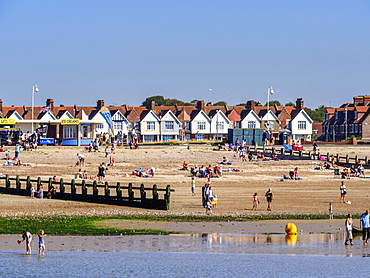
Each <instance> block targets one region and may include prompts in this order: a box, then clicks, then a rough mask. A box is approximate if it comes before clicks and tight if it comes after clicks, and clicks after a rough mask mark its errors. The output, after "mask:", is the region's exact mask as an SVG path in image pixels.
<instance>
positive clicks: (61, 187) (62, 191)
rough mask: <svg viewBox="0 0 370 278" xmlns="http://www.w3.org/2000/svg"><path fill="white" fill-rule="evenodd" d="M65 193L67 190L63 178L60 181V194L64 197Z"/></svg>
mask: <svg viewBox="0 0 370 278" xmlns="http://www.w3.org/2000/svg"><path fill="white" fill-rule="evenodd" d="M65 191H66V188H65V187H64V181H63V178H61V179H60V181H59V192H60V194H61V195H63V194H64V193H65Z"/></svg>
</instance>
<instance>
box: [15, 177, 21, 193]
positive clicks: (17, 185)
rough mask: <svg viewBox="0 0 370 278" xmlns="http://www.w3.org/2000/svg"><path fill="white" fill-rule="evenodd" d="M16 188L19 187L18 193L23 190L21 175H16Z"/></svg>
mask: <svg viewBox="0 0 370 278" xmlns="http://www.w3.org/2000/svg"><path fill="white" fill-rule="evenodd" d="M15 188H16V189H17V194H18V193H19V192H20V190H21V181H20V180H19V175H16V177H15Z"/></svg>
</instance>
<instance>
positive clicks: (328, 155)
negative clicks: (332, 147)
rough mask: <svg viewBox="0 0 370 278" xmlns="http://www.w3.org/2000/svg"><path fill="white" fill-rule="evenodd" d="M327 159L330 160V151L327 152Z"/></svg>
mask: <svg viewBox="0 0 370 278" xmlns="http://www.w3.org/2000/svg"><path fill="white" fill-rule="evenodd" d="M326 161H330V154H329V153H327V154H326Z"/></svg>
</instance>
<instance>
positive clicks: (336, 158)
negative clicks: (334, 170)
mask: <svg viewBox="0 0 370 278" xmlns="http://www.w3.org/2000/svg"><path fill="white" fill-rule="evenodd" d="M335 160H336V162H337V164H339V154H337V156H336V157H335Z"/></svg>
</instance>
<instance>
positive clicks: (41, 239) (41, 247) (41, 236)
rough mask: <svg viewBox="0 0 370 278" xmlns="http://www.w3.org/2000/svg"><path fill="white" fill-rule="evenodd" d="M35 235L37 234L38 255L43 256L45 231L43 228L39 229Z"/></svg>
mask: <svg viewBox="0 0 370 278" xmlns="http://www.w3.org/2000/svg"><path fill="white" fill-rule="evenodd" d="M37 235H38V236H39V255H40V256H44V255H45V242H44V237H45V232H44V230H40V231H39V233H38V234H37Z"/></svg>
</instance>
